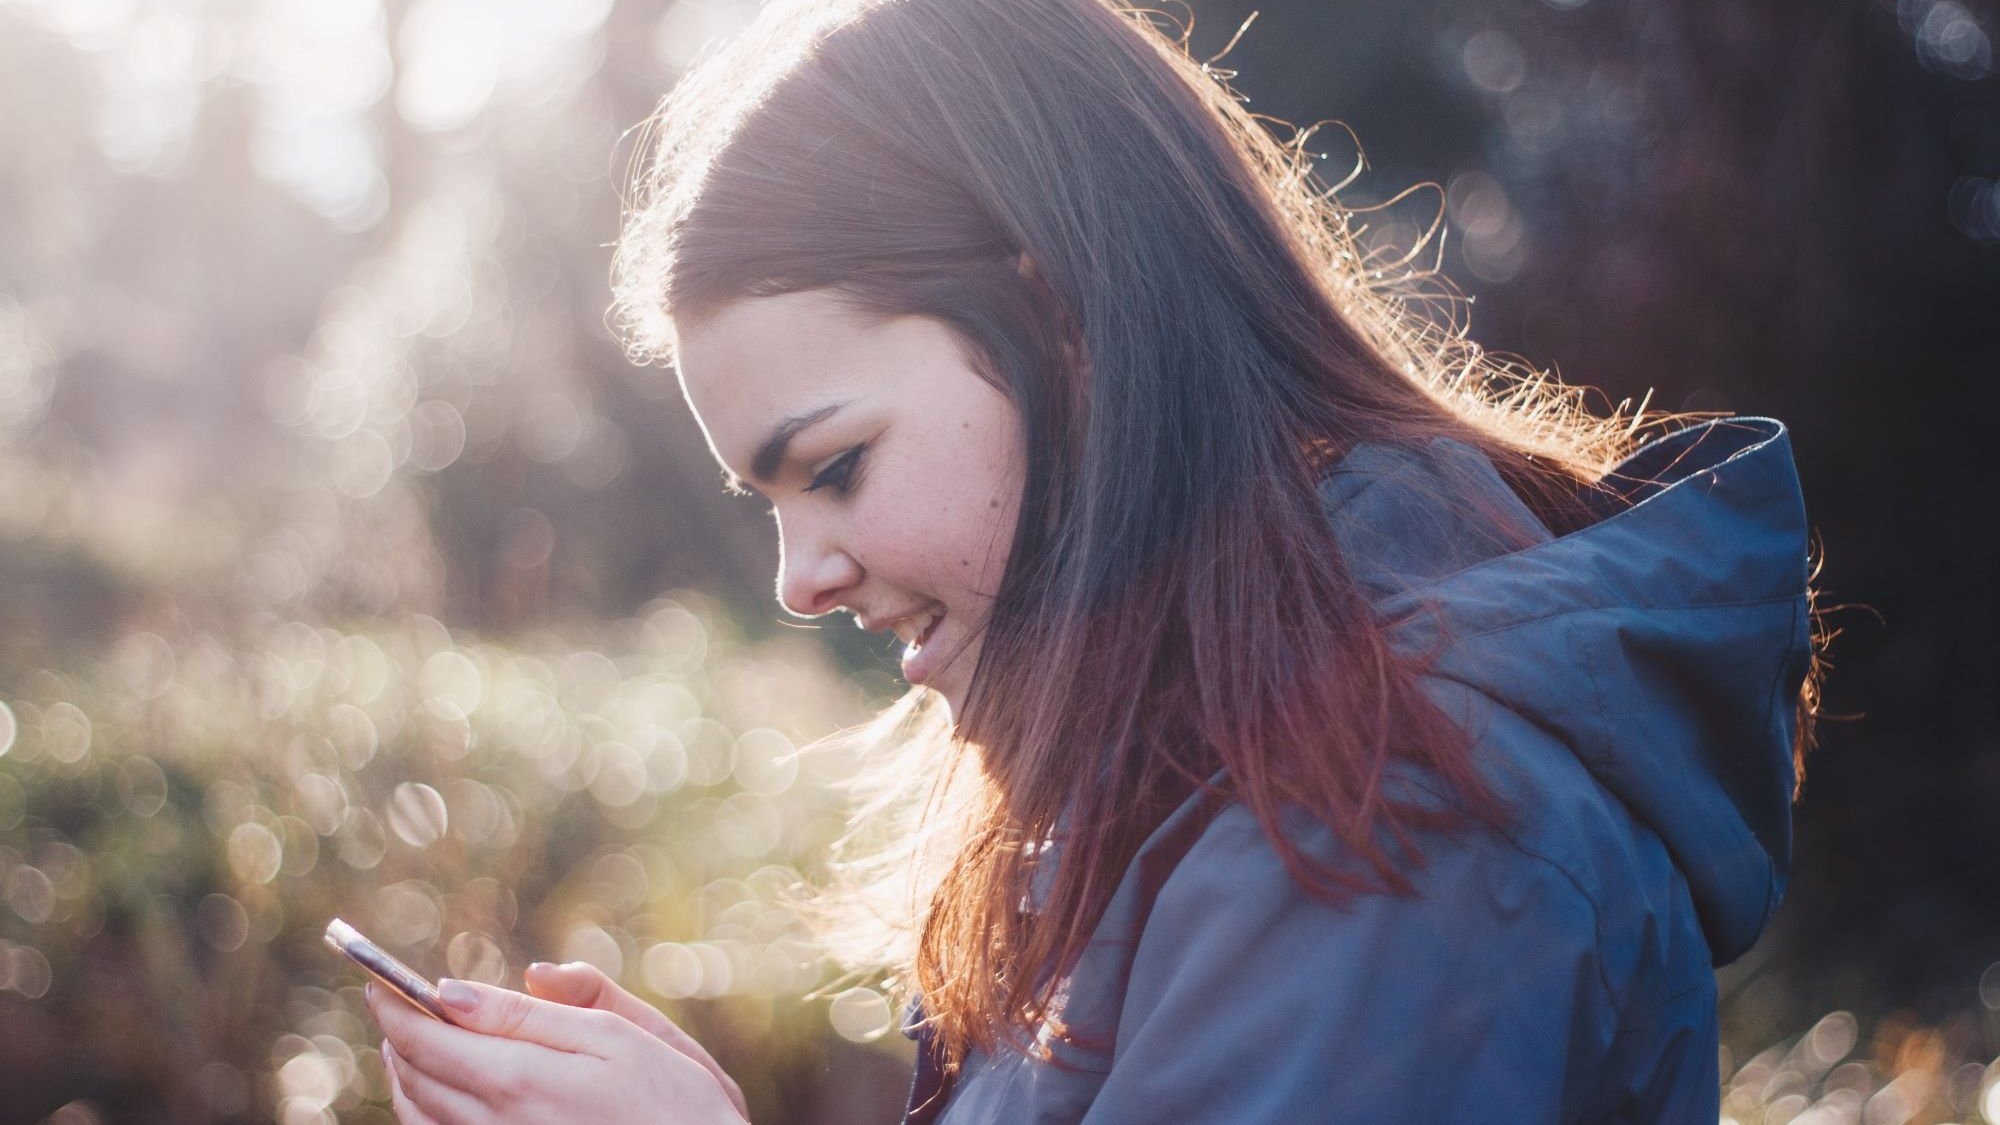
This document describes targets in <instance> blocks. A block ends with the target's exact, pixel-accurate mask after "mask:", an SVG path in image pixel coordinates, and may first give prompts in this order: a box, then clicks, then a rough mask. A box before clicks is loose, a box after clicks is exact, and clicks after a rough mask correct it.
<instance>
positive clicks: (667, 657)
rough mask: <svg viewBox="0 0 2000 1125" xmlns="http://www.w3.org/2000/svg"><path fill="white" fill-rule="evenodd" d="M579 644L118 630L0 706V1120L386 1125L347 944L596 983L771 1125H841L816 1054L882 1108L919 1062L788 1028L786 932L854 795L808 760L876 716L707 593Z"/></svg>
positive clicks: (290, 624) (812, 660)
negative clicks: (868, 1084)
mask: <svg viewBox="0 0 2000 1125" xmlns="http://www.w3.org/2000/svg"><path fill="white" fill-rule="evenodd" d="M578 640H580V641H583V642H585V643H576V642H574V641H572V642H565V641H562V640H559V639H557V638H556V637H553V636H543V637H539V638H536V639H531V640H526V641H522V642H518V643H516V644H513V645H510V646H501V645H497V644H492V643H487V642H482V641H480V640H479V639H477V638H474V637H471V636H467V635H463V634H458V635H454V634H453V633H452V632H451V631H450V630H448V629H446V628H445V627H444V626H443V625H441V624H439V623H438V622H436V621H435V620H433V619H430V618H428V617H423V616H421V615H419V616H415V617H412V618H411V619H409V620H407V621H405V622H401V623H398V624H396V625H393V626H382V627H379V628H376V629H372V630H365V631H364V630H359V629H355V630H347V631H342V630H336V629H332V628H328V627H324V626H321V627H315V626H312V625H308V624H305V623H303V622H298V621H272V622H267V623H265V624H264V625H263V627H261V628H258V629H255V630H253V631H250V632H249V633H247V634H246V635H244V636H240V637H235V638H230V639H224V638H220V637H216V636H195V635H188V636H177V637H174V638H171V639H169V638H166V637H163V636H160V635H159V634H156V633H151V632H138V633H133V634H131V635H129V636H126V637H124V638H122V639H120V640H119V641H118V642H117V643H116V644H115V645H113V646H112V647H111V648H110V650H109V651H108V653H107V654H106V656H105V657H104V658H103V659H102V660H98V661H91V662H87V663H85V664H84V665H82V666H80V667H78V668H76V669H74V670H72V671H66V672H65V671H55V670H46V669H45V670H40V671H37V672H35V673H33V674H32V675H30V676H29V677H28V678H27V681H26V682H25V683H22V684H16V685H7V689H6V693H5V695H6V698H7V700H8V703H7V709H6V711H5V712H0V715H4V718H0V731H4V737H0V746H4V747H6V750H5V753H4V754H0V892H3V893H4V897H5V902H6V905H7V907H8V908H9V909H7V910H5V911H0V943H4V944H0V951H4V953H0V986H4V989H5V991H4V993H3V994H0V1027H4V1028H5V1029H6V1030H5V1031H4V1032H0V1083H3V1084H4V1085H5V1086H6V1087H7V1088H8V1089H9V1090H10V1097H9V1101H10V1104H12V1105H14V1106H16V1107H20V1108H21V1109H23V1110H26V1109H27V1108H28V1107H30V1106H38V1112H34V1113H32V1114H30V1115H28V1116H26V1117H24V1118H23V1119H24V1120H33V1119H35V1118H37V1117H39V1116H40V1115H41V1112H46V1111H49V1110H53V1109H54V1108H55V1107H56V1106H57V1105H60V1104H62V1103H63V1102H66V1101H69V1100H71V1099H76V1098H83V1099H87V1100H89V1101H90V1102H92V1103H93V1104H95V1105H97V1106H99V1107H100V1108H101V1109H102V1110H103V1111H104V1112H107V1113H109V1114H110V1115H111V1116H112V1117H113V1118H114V1119H130V1118H136V1117H137V1116H142V1115H148V1116H149V1115H150V1114H141V1113H140V1108H141V1107H153V1106H157V1107H160V1109H159V1113H160V1114H161V1116H160V1119H172V1120H210V1119H213V1120H268V1119H271V1118H272V1117H273V1116H274V1115H275V1116H276V1117H278V1118H280V1119H282V1120H284V1121H287V1122H293V1121H312V1120H328V1119H331V1117H332V1116H334V1115H336V1114H338V1115H340V1116H341V1117H343V1118H344V1119H347V1120H357V1121H360V1120H377V1119H380V1113H379V1107H380V1106H381V1105H382V1104H383V1100H384V1098H385V1096H386V1089H385V1087H384V1085H383V1076H382V1071H381V1063H380V1060H379V1058H378V1057H377V1055H376V1052H375V1047H374V1044H375V1042H376V1038H375V1033H374V1032H373V1030H372V1026H371V1024H370V1022H369V1020H368V1019H367V1016H366V1013H365V1010H364V1009H363V1008H362V1006H361V1003H360V992H359V985H360V980H359V977H358V975H357V974H356V973H355V972H353V971H350V970H349V969H348V968H347V967H346V965H345V963H344V962H342V961H340V960H339V959H338V958H337V957H334V956H333V955H332V954H331V953H330V952H329V951H328V950H327V949H326V948H325V947H324V946H323V945H322V944H321V940H320V934H321V931H322V930H323V929H324V926H325V923H326V920H327V919H329V918H331V917H334V916H336V915H338V916H341V917H344V918H346V919H348V920H349V921H351V922H353V923H354V924H355V925H357V926H358V927H360V928H361V929H362V930H363V931H364V932H366V933H368V934H370V935H371V936H373V937H375V938H376V939H377V940H378V941H380V942H381V943H382V944H383V945H384V946H385V947H387V948H389V949H390V950H391V951H392V952H394V953H396V954H397V955H398V956H400V957H403V958H404V959H405V960H407V961H409V962H410V963H411V964H412V965H414V966H417V967H419V968H420V969H422V970H424V971H427V972H429V973H431V974H434V975H442V974H446V973H449V974H451V975H455V976H461V977H466V978H469V979H476V980H485V981H489V982H492V983H498V984H506V985H509V986H512V987H519V983H520V970H521V969H522V968H523V967H524V966H525V965H526V964H527V963H528V962H529V961H531V960H537V959H547V960H570V959H581V960H586V961H590V962H592V963H594V964H596V965H598V966H599V967H600V968H603V969H604V970H605V971H606V972H608V973H610V974H611V975H613V976H614V977H617V978H618V979H620V980H621V981H623V982H624V983H625V985H626V986H627V987H629V988H631V989H632V990H633V991H635V992H637V993H638V994H640V995H641V996H644V997H646V998H648V999H650V1000H652V1001H654V1002H656V1003H659V1004H660V1005H661V1006H662V1007H663V1008H665V1009H666V1010H667V1011H668V1012H669V1013H670V1014H672V1015H673V1016H675V1018H677V1019H679V1020H681V1021H682V1022H683V1023H684V1024H685V1025H686V1026H687V1027H688V1028H689V1029H690V1030H691V1031H692V1032H694V1033H695V1034H696V1035H697V1036H698V1037H699V1038H700V1039H701V1040H702V1041H703V1042H705V1043H708V1044H710V1045H711V1046H712V1047H713V1048H714V1049H715V1050H716V1052H717V1054H718V1056H719V1057H720V1058H722V1059H723V1060H724V1062H725V1065H728V1066H729V1067H730V1069H731V1072H732V1073H733V1074H735V1075H736V1076H737V1077H738V1079H739V1081H741V1082H742V1084H743V1086H744V1088H745V1090H746V1092H747V1094H748V1095H749V1097H750V1099H751V1101H752V1105H753V1108H755V1109H757V1110H758V1111H760V1112H759V1119H760V1120H774V1119H782V1118H789V1119H794V1120H837V1119H845V1118H844V1117H843V1116H841V1115H838V1114H828V1115H826V1116H824V1117H820V1116H810V1117H808V1116H799V1114H800V1113H801V1112H802V1110H803V1108H804V1107H806V1106H808V1105H811V1104H814V1103H815V1102H816V1101H823V1100H824V1099H825V1098H826V1097H827V1096H830V1095H828V1094H827V1092H825V1091H819V1090H816V1089H813V1088H812V1087H814V1086H816V1085H824V1084H825V1083H824V1081H823V1079H822V1078H821V1077H820V1076H818V1075H815V1074H812V1073H809V1071H811V1070H812V1069H813V1068H814V1064H815V1063H819V1064H821V1065H823V1064H824V1061H825V1056H826V1054H827V1052H828V1051H829V1050H834V1051H838V1050H839V1049H840V1048H839V1047H838V1046H836V1045H835V1043H837V1042H838V1040H837V1039H836V1037H835V1034H834V1032H835V1030H837V1031H838V1032H839V1033H841V1034H843V1035H845V1036H846V1037H847V1038H849V1039H852V1040H854V1041H857V1042H871V1041H877V1040H880V1044H881V1046H880V1053H881V1056H882V1057H881V1059H880V1061H879V1064H876V1063H869V1064H864V1066H865V1067H872V1069H873V1070H874V1072H875V1073H877V1074H878V1075H884V1076H891V1075H892V1076H894V1077H885V1078H883V1080H882V1081H880V1082H878V1083H877V1084H876V1085H877V1089H876V1091H875V1095H876V1098H875V1100H877V1101H880V1100H881V1099H883V1098H886V1097H887V1093H886V1092H885V1091H887V1090H888V1089H889V1088H890V1087H892V1086H893V1085H895V1084H897V1083H899V1082H900V1075H901V1073H902V1070H903V1067H904V1066H905V1065H906V1058H905V1057H904V1056H905V1055H906V1052H907V1047H906V1045H904V1044H903V1043H902V1041H901V1037H900V1036H897V1035H893V1034H891V1035H888V1036H887V1037H886V1038H885V1037H883V1036H882V1032H883V1031H884V1030H885V1029H886V1027H887V1024H888V1020H889V1012H888V1008H887V1005H886V1003H885V1002H884V1001H883V1000H882V998H881V997H880V996H879V995H877V994H875V993H873V992H872V991H869V990H866V989H861V990H848V991H845V992H842V993H840V994H839V995H837V996H835V997H834V998H833V1000H832V1003H831V1005H830V1004H829V1003H828V1002H827V1001H825V1000H806V999H802V997H804V996H805V995H806V994H807V993H809V992H811V991H812V990H813V989H815V988H816V987H818V986H820V985H822V984H824V983H826V982H827V980H828V979H829V970H828V969H827V967H826V966H825V964H824V963H823V962H822V961H821V960H820V958H819V957H818V956H817V954H816V953H815V951H814V950H813V948H812V946H811V945H810V944H809V943H808V942H807V941H805V940H804V938H805V935H804V933H803V930H802V928H801V925H800V922H799V920H798V919H797V918H796V917H795V916H794V915H793V913H792V911H791V909H790V908H789V907H788V906H787V905H786V892H787V891H788V890H790V889H792V888H793V887H794V886H795V885H796V884H797V883H798V881H799V879H800V878H801V876H802V875H807V876H809V875H811V874H812V873H813V871H814V870H815V867H816V864H817V863H818V862H819V861H820V857H821V856H822V855H823V852H824V847H825V845H826V843H827V842H828V841H829V840H830V839H831V838H832V836H833V835H834V834H836V833H838V832H839V831H840V830H841V827H842V824H843V819H842V811H841V810H842V800H841V795H840V793H839V791H838V789H837V785H838V783H839V781H840V780H841V778H843V777H844V776H846V774H847V772H848V770H849V768H850V766H851V763H850V762H848V761H846V760H844V759H843V758H842V756H841V754H840V753H839V752H837V751H822V752H817V753H810V754H799V753H798V752H797V751H796V749H795V748H796V747H797V746H798V745H799V744H800V743H802V742H804V741H806V740H808V739H810V738H812V737H814V736H816V735H818V734H823V733H826V732H827V731H830V730H832V729H834V728H836V727H838V726H841V725H845V724H850V723H853V722H857V721H859V720H861V719H862V718H864V717H866V715H867V714H868V713H869V712H870V711H871V709H872V708H873V706H875V705H877V704H878V703H879V702H880V701H879V700H872V699H870V698H868V696H867V695H866V693H865V692H864V691H863V689H862V688H860V687H858V686H857V685H856V683H855V681H853V680H852V679H850V678H847V677H843V676H842V675H840V674H839V673H838V672H837V671H836V670H835V669H833V668H831V667H829V666H828V664H827V662H826V659H825V657H824V656H823V655H822V653H821V651H820V649H819V647H818V646H817V645H813V644H810V643H807V642H805V641H802V640H794V639H781V640H778V641H772V642H764V643H757V644H749V643H745V642H744V641H743V640H742V639H741V638H740V637H739V636H738V635H737V634H736V632H735V631H734V629H733V628H732V626H731V625H730V623H729V622H728V621H727V619H726V618H723V617H721V616H719V615H718V614H717V613H716V612H715V611H714V609H713V608H712V607H711V606H709V605H708V603H707V602H706V601H705V600H704V599H702V598H700V597H699V596H697V595H692V594H680V595H676V596H673V597H668V598H663V599H660V600H657V601H655V602H654V603H652V604H651V605H649V606H648V607H647V608H646V611H645V612H644V613H643V614H642V615H640V616H637V617H634V618H631V619H627V620H623V621H618V622H613V623H610V624H608V625H606V626H605V627H603V629H602V630H601V631H599V632H598V633H597V634H595V635H593V636H591V637H588V638H579V639H578ZM830 1009H831V1010H832V1011H835V1012H837V1013H838V1016H837V1018H836V1019H835V1020H834V1021H832V1022H831V1023H830V1022H829V1019H828V1016H829V1010H830ZM829 1040H834V1043H829V1042H828V1041H829ZM848 1065H850V1066H851V1065H853V1064H852V1062H851V1061H850V1063H849V1064H848ZM861 1073H868V1070H867V1069H865V1068H864V1070H863V1071H862V1072H861ZM843 1080H846V1079H843ZM862 1093H863V1094H865V1093H866V1091H862ZM23 1099H25V1100H23ZM858 1100H861V1101H868V1100H869V1099H868V1098H866V1097H861V1098H859V1099H858ZM371 1106H372V1107H376V1108H375V1110H373V1111H371V1110H370V1108H369V1107H371ZM871 1108H872V1107H871ZM885 1115H886V1117H893V1107H881V1108H880V1109H879V1110H878V1111H877V1114H876V1116H875V1117H874V1118H873V1119H874V1120H883V1119H885ZM860 1119H863V1120H865V1119H867V1118H860Z"/></svg>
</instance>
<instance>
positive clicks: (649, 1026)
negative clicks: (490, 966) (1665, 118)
mask: <svg viewBox="0 0 2000 1125" xmlns="http://www.w3.org/2000/svg"><path fill="white" fill-rule="evenodd" d="M522 977H523V979H524V980H525V982H526V984H527V986H528V992H529V994H530V995H533V996H537V997H540V998H541V999H544V1000H548V1001H551V1002H553V1003H557V1004H569V1005H573V1006H575V1007H578V1008H598V1009H601V1010H603V1011H606V1012H615V1013H617V1014H618V1015H621V1016H624V1017H625V1018H626V1019H628V1020H631V1021H632V1022H633V1023H635V1024H638V1025H639V1026H640V1027H642V1028H644V1029H645V1030H647V1031H648V1032H651V1033H652V1034H654V1035H656V1036H658V1037H660V1038H662V1039H667V1040H673V1039H675V1038H676V1033H677V1032H680V1029H679V1028H677V1027H675V1026H674V1025H673V1023H672V1021H670V1020H668V1019H667V1017H665V1016H663V1015H661V1014H660V1011H659V1009H657V1008H655V1007H653V1006H652V1005H651V1004H648V1003H646V1002H645V1001H644V1000H641V999H639V998H638V997H637V996H634V995H632V994H631V993H630V992H627V991H625V990H624V989H623V988H620V987H619V986H618V982H617V981H614V980H612V979H611V978H610V977H608V976H606V975H605V974H604V970H602V969H599V968H598V967H597V966H595V965H592V964H590V963H589V962H587V961H571V962H569V963H568V964H564V965H551V964H549V963H548V962H546V961H537V962H535V963H534V964H532V965H529V966H528V971H527V972H526V973H524V974H522Z"/></svg>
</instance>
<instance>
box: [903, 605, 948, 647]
mask: <svg viewBox="0 0 2000 1125" xmlns="http://www.w3.org/2000/svg"><path fill="white" fill-rule="evenodd" d="M943 619H944V607H943V606H932V607H931V608H930V609H927V610H925V611H924V612H922V613H913V614H911V615H910V616H908V617H905V618H903V619H902V620H901V621H898V622H896V624H895V626H894V630H895V633H896V637H897V639H899V640H901V641H902V642H903V643H904V644H905V645H907V646H909V649H910V651H912V652H915V651H916V650H917V649H920V648H922V647H924V642H925V641H927V640H929V639H930V635H931V633H932V632H933V631H935V630H936V629H937V623H938V622H939V621H941V620H943Z"/></svg>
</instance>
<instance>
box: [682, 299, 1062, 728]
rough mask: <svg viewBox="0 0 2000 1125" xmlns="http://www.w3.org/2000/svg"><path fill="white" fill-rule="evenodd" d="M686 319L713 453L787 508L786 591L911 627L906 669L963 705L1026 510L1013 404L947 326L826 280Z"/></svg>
mask: <svg viewBox="0 0 2000 1125" xmlns="http://www.w3.org/2000/svg"><path fill="white" fill-rule="evenodd" d="M675 330H676V343H677V351H678V356H679V367H680V378H681V390H682V392H683V393H684V394H685V395H686V396H687V400H688V405H689V406H691V407H692V408H693V409H694V412H695V416H696V417H697V418H698V419H699V420H700V422H701V426H702V429H703V431H704V432H705V433H706V434H707V435H708V443H709V447H710V449H711V450H713V451H714V453H715V457H716V460H718V461H720V462H721V463H722V466H723V470H724V471H725V472H727V473H729V474H730V475H731V476H732V477H734V478H736V479H737V481H738V482H739V483H740V484H741V485H742V486H743V487H745V488H748V489H751V490H754V491H756V492H758V493H759V494H761V495H762V496H764V497H765V498H766V499H768V500H769V501H770V502H771V506H772V509H773V512H774V514H775V515H776V517H777V520H778V539H779V552H778V553H779V564H778V601H779V602H780V603H781V604H783V605H784V607H785V608H786V609H787V610H790V611H791V612H793V613H795V614H798V615H800V616H802V617H816V616H818V615H820V614H823V613H830V612H832V611H834V610H837V609H844V610H847V611H848V612H850V613H852V614H854V616H855V618H856V620H857V621H858V622H859V623H860V625H861V627H862V628H863V629H867V630H869V631H871V632H880V631H887V630H893V631H894V632H895V633H896V635H897V636H898V637H900V638H901V639H902V641H903V643H904V646H905V648H904V652H903V675H904V677H905V678H906V679H908V680H909V681H910V682H911V683H913V684H924V685H927V686H928V687H930V688H932V689H933V690H935V691H937V692H940V693H941V694H943V696H944V697H945V699H946V700H947V701H949V703H950V705H951V709H952V714H953V716H954V717H956V716H958V715H960V714H962V710H961V709H962V707H963V705H964V701H965V693H966V687H967V685H968V684H969V682H970V680H971V675H972V669H973V668H974V667H975V666H976V665H977V663H978V658H979V642H980V637H981V635H982V633H983V632H984V626H985V623H986V615H987V611H988V609H989V607H990V606H991V604H992V601H993V596H994V594H995V592H996V591H997V590H998V589H999V586H1000V576H1001V574H1002V573H1003V572H1004V571H1005V569H1006V566H1007V553H1008V548H1009V546H1010V544H1011V543H1012V541H1013V534H1014V520H1015V517H1016V514H1017V513H1018V511H1019V508H1020V497H1021V462H1022V459H1023V458H1022V450H1021V448H1020V446H1021V436H1020V421H1019V416H1018V415H1017V413H1016V412H1015V409H1014V406H1013V404H1012V402H1011V401H1010V400H1009V399H1008V398H1007V397H1006V396H1005V395H1003V394H1002V393H1001V392H1000V391H999V390H997V389H995V388H994V386H993V385H992V384H991V383H989V382H987V381H986V380H985V379H983V378H981V377H980V375H979V374H978V372H977V371H976V370H974V368H973V366H972V365H971V364H970V363H969V362H968V360H967V357H966V355H965V353H964V350H963V349H962V348H961V346H960V344H959V341H958V337H957V336H956V335H955V334H954V333H953V332H952V331H951V330H950V329H949V328H947V327H946V326H945V325H944V324H943V323H942V322H940V321H937V320H933V319H930V318H928V317H918V316H904V317H897V318H894V319H888V320H884V319H881V318H879V317H876V316H873V315H870V314H868V313H864V312H861V311H859V310H857V309H855V308H854V307H853V306H851V305H849V304H846V303H844V302H843V301H841V300H840V299H839V298H838V297H837V296H835V295H834V294H832V293H830V292H828V291H826V290H810V291H806V292H800V293H788V294H784V295H781V296H776V297H749V298H744V299H742V300H739V301H736V302H734V303H731V304H728V305H725V306H723V308H722V309H721V310H720V311H719V312H717V313H715V314H713V315H711V316H707V317H704V318H701V319H698V320H692V321H689V322H686V323H679V322H677V323H676V324H675Z"/></svg>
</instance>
